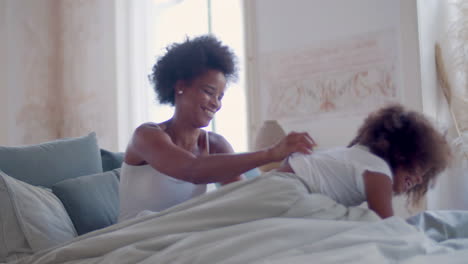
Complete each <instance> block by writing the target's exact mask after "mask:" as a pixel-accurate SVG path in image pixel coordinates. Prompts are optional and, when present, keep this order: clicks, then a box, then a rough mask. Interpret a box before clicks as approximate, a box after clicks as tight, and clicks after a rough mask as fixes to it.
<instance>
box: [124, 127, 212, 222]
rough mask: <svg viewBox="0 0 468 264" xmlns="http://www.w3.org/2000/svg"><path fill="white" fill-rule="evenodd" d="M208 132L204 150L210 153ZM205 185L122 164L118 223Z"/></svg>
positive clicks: (175, 201)
mask: <svg viewBox="0 0 468 264" xmlns="http://www.w3.org/2000/svg"><path fill="white" fill-rule="evenodd" d="M208 142H209V141H208V132H206V144H207V145H206V149H207V151H208V153H209V144H208ZM206 186H207V185H206V184H193V183H190V182H186V181H182V180H179V179H176V178H173V177H170V176H168V175H166V174H164V173H161V172H159V171H157V170H156V169H154V168H153V167H151V166H150V165H149V164H146V165H138V166H133V165H129V164H127V163H125V162H124V163H122V169H121V171H120V183H119V196H120V214H119V222H121V221H124V220H127V219H130V218H133V217H135V216H137V215H138V214H139V213H141V212H143V211H152V212H159V211H162V210H164V209H167V208H169V207H172V206H174V205H177V204H179V203H182V202H184V201H187V200H189V199H191V198H193V197H195V196H198V195H201V194H203V193H205V192H206Z"/></svg>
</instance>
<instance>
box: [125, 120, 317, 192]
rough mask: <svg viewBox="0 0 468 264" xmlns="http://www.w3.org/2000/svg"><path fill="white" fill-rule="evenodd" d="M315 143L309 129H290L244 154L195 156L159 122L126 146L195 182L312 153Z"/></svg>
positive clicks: (144, 127)
mask: <svg viewBox="0 0 468 264" xmlns="http://www.w3.org/2000/svg"><path fill="white" fill-rule="evenodd" d="M313 146H315V143H314V142H313V140H312V138H310V136H309V135H308V134H307V133H294V132H292V133H290V134H289V135H287V136H286V137H285V138H283V139H282V140H281V141H280V142H278V143H277V144H276V145H274V146H272V147H270V148H268V149H265V150H261V151H256V152H249V153H241V154H232V153H231V154H214V155H207V156H195V155H194V154H192V153H191V152H189V151H186V150H184V149H182V148H180V147H178V146H176V145H175V144H174V143H173V142H172V140H171V138H170V137H169V136H168V135H167V134H166V133H165V132H164V131H163V130H162V129H161V128H159V127H158V126H151V125H142V126H140V127H138V128H137V129H136V131H135V133H134V135H133V137H132V140H131V142H130V144H129V146H128V148H127V152H131V153H132V155H133V156H135V155H136V156H138V157H139V159H141V160H144V161H146V162H147V163H149V164H150V165H151V166H152V167H153V168H155V169H157V170H158V171H160V172H162V173H164V174H167V175H170V176H172V177H174V178H177V179H181V180H184V181H188V182H192V183H195V184H202V183H212V182H225V181H229V180H232V179H234V178H235V177H237V176H239V175H241V174H242V173H244V172H246V171H248V170H251V169H253V168H256V167H258V166H261V165H263V164H266V163H269V162H274V161H280V160H282V159H284V158H285V157H287V156H288V155H289V154H291V153H293V152H302V153H309V152H310V151H311V149H312V148H313Z"/></svg>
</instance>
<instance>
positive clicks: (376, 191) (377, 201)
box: [363, 171, 393, 218]
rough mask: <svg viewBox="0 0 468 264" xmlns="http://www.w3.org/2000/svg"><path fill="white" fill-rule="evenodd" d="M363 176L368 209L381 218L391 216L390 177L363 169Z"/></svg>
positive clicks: (391, 190) (391, 189)
mask: <svg viewBox="0 0 468 264" xmlns="http://www.w3.org/2000/svg"><path fill="white" fill-rule="evenodd" d="M363 177H364V187H365V191H366V196H367V204H368V206H369V209H371V210H373V211H374V212H376V213H377V214H378V215H379V216H380V217H381V218H387V217H390V216H393V206H392V198H393V188H392V181H391V180H390V178H389V177H388V176H387V175H385V174H382V173H378V172H372V171H365V172H364V176H363Z"/></svg>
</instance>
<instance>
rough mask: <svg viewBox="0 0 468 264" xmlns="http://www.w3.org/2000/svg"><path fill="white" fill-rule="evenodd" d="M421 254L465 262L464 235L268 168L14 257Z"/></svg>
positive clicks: (413, 259) (219, 259)
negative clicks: (428, 228) (327, 192)
mask: <svg viewBox="0 0 468 264" xmlns="http://www.w3.org/2000/svg"><path fill="white" fill-rule="evenodd" d="M429 262H430V263H443V264H448V263H468V239H463V238H458V239H447V240H443V241H439V242H435V241H434V240H432V239H430V238H429V237H428V236H426V235H425V234H424V233H423V232H421V231H418V229H417V228H416V227H414V226H413V225H410V224H408V223H407V222H406V221H405V220H404V219H401V218H398V217H392V218H389V219H386V220H380V219H379V218H378V217H377V216H376V215H375V214H374V213H373V212H372V211H370V210H367V209H363V208H360V207H350V208H346V207H344V206H342V205H340V204H337V203H335V202H334V201H332V200H331V199H329V198H327V197H325V196H322V195H319V194H314V193H312V194H311V193H309V192H308V190H307V189H306V187H305V186H304V185H303V184H302V182H301V181H300V180H299V179H298V178H296V177H295V176H294V175H293V174H287V173H276V172H275V173H270V174H267V175H263V176H260V177H257V178H254V179H252V180H249V181H244V182H239V183H234V184H230V185H228V186H225V187H223V188H220V189H219V190H217V191H214V192H210V193H208V194H206V195H203V196H200V197H198V198H196V199H193V200H190V201H188V202H185V203H183V204H180V205H178V206H175V207H173V208H170V209H168V210H166V211H163V212H161V213H159V214H157V213H154V214H151V215H148V216H145V217H142V218H139V219H134V220H131V221H126V222H123V223H120V224H117V225H114V226H111V227H108V228H105V229H102V230H99V231H96V232H93V233H89V234H87V235H84V236H81V237H79V238H77V239H75V240H73V241H71V242H69V243H67V244H65V245H61V246H59V247H56V248H52V249H48V250H45V251H42V252H38V253H36V254H35V255H32V256H29V257H26V258H23V259H21V260H19V261H17V262H16V263H27V264H33V263H44V264H45V263H47V264H49V263H158V264H163V263H171V264H172V263H181V264H182V263H191V264H196V263H199V264H209V263H226V264H228V263H264V264H267V263H268V264H273V263H282V264H283V263H429Z"/></svg>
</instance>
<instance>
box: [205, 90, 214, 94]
mask: <svg viewBox="0 0 468 264" xmlns="http://www.w3.org/2000/svg"><path fill="white" fill-rule="evenodd" d="M205 93H206V94H207V95H213V94H214V93H213V92H212V91H209V90H205Z"/></svg>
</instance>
